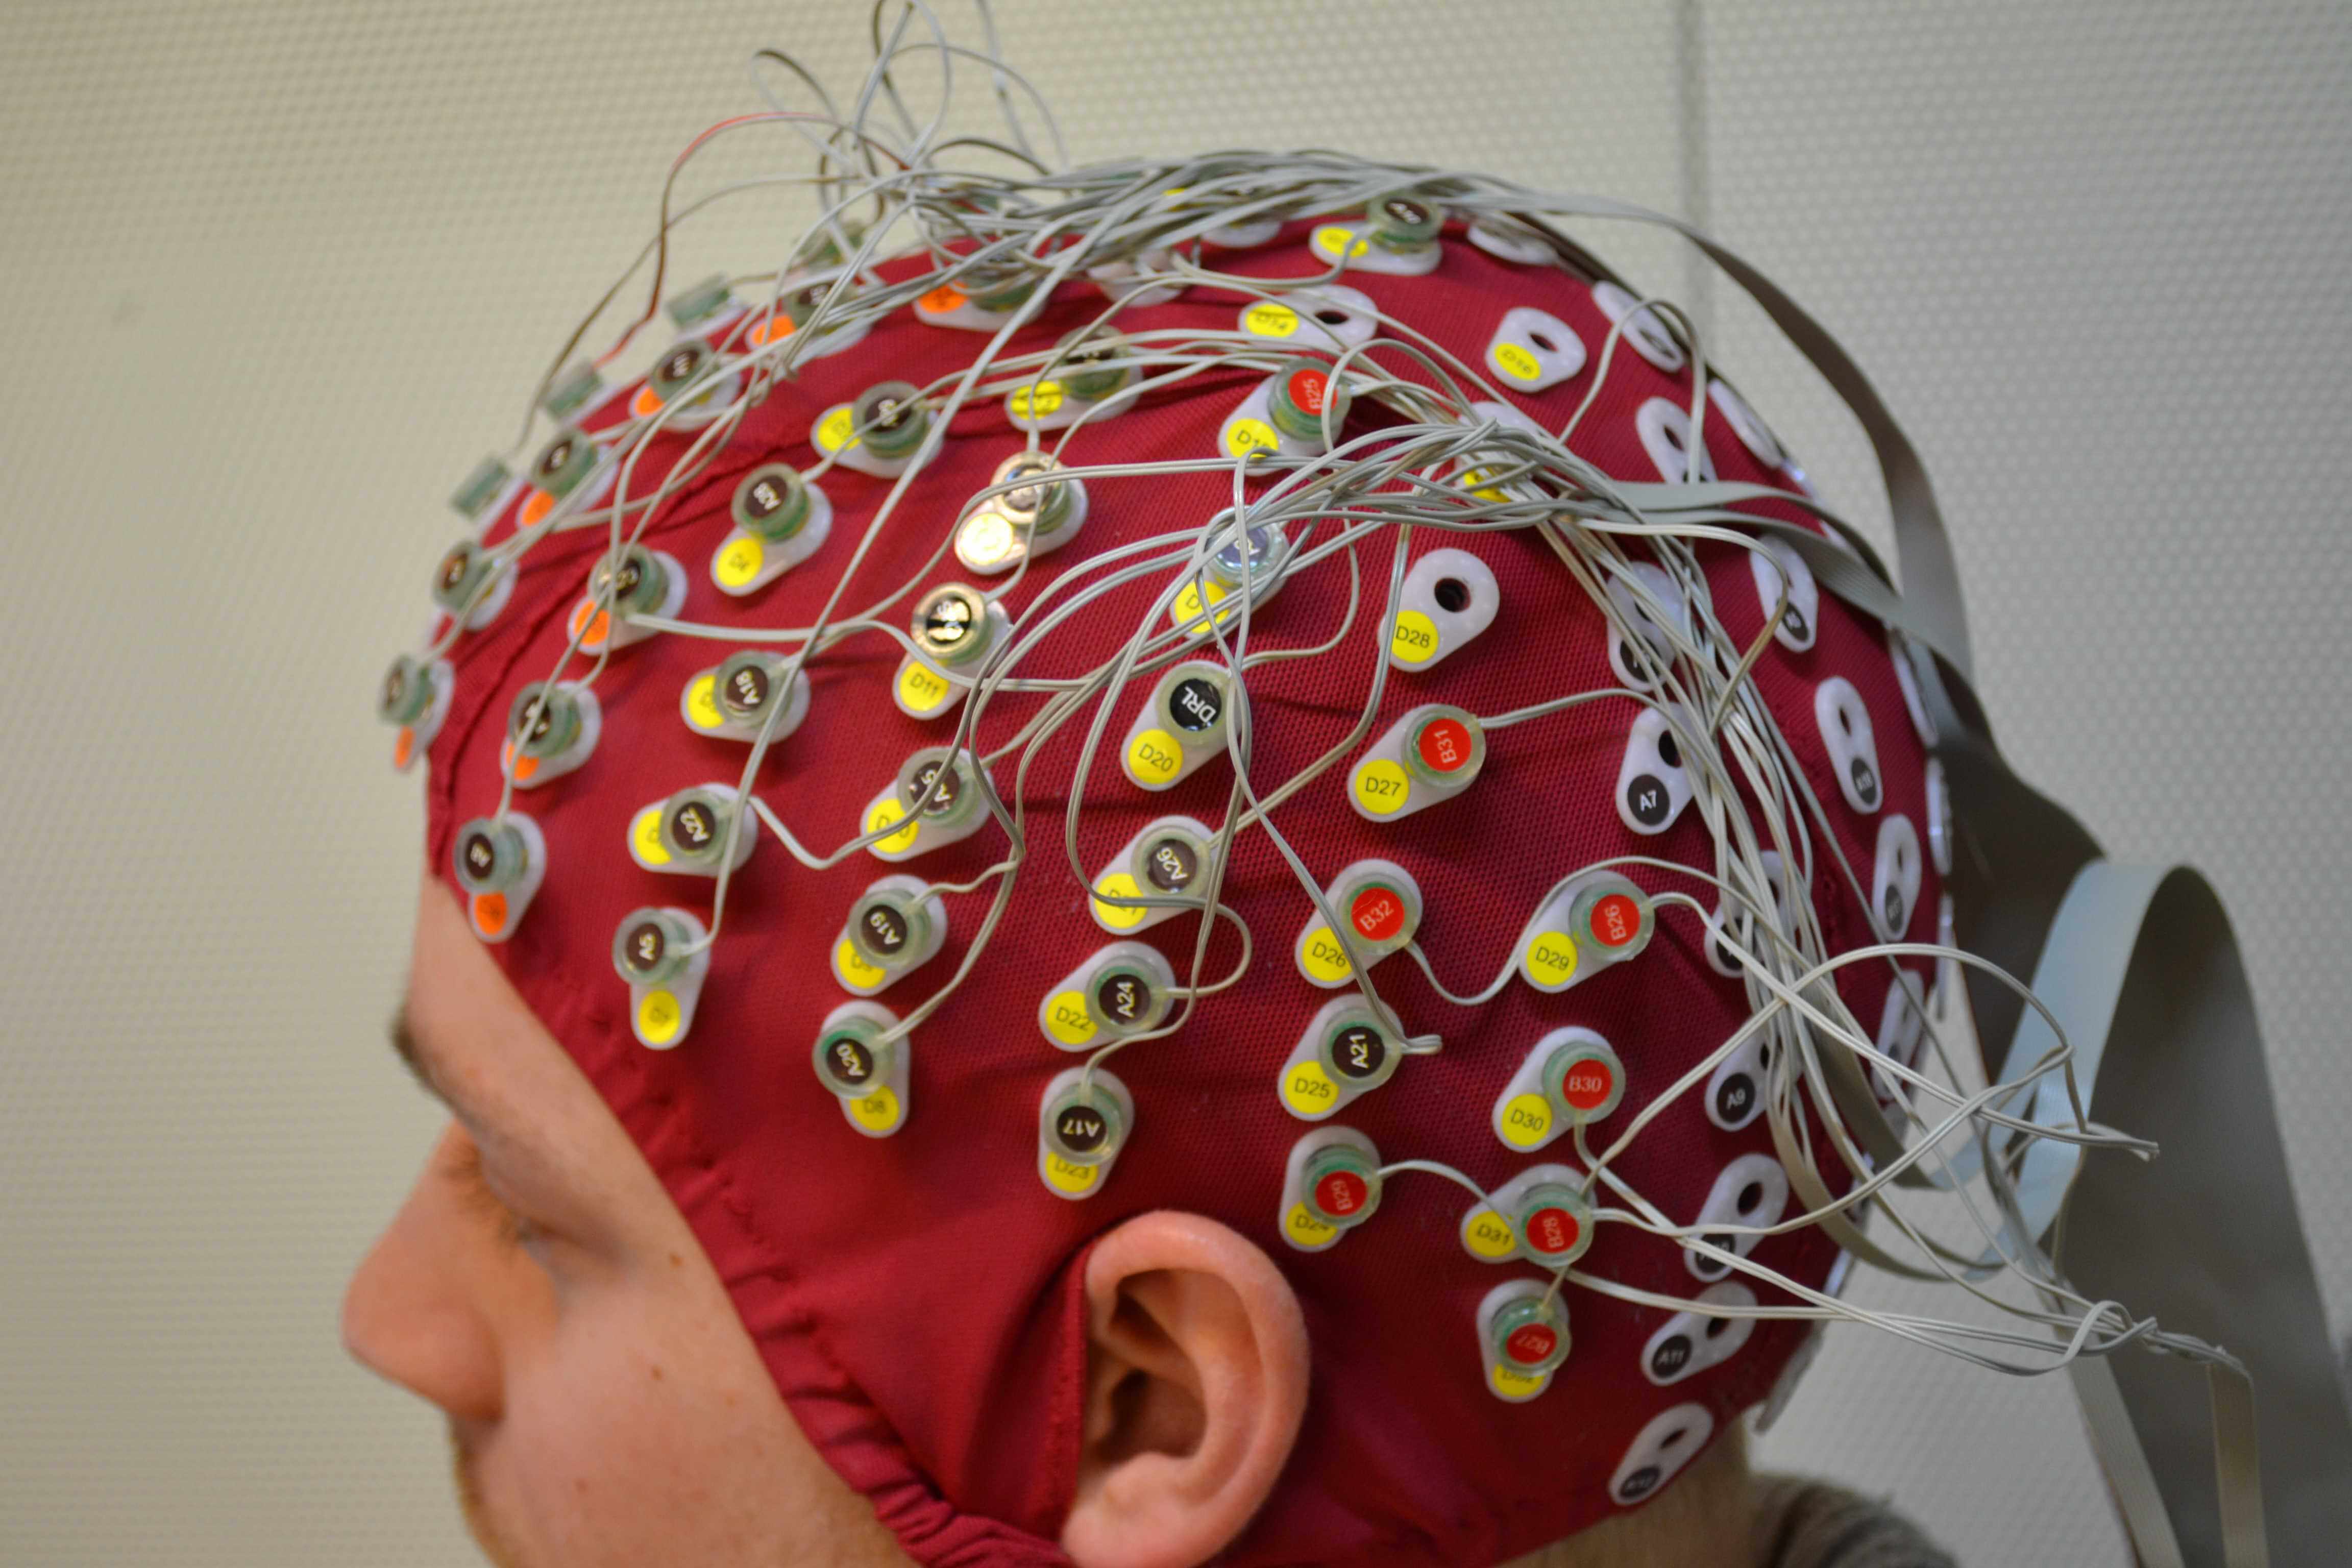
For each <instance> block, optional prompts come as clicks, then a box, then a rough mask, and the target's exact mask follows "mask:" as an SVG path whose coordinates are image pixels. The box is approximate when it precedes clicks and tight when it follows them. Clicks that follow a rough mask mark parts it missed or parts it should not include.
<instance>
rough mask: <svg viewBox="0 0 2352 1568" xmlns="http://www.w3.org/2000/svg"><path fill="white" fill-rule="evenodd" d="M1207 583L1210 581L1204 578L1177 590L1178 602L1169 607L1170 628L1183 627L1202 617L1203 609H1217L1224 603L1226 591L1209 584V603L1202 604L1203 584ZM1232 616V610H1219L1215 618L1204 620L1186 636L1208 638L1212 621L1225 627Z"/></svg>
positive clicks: (1221, 587)
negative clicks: (1195, 617) (1188, 622)
mask: <svg viewBox="0 0 2352 1568" xmlns="http://www.w3.org/2000/svg"><path fill="white" fill-rule="evenodd" d="M1206 582H1208V579H1206V578H1202V579H1201V580H1200V581H1199V582H1192V583H1187V584H1184V585H1183V586H1182V587H1181V588H1179V589H1177V590H1176V602H1175V603H1174V604H1172V605H1169V606H1168V624H1169V625H1170V626H1182V625H1183V624H1184V623H1185V622H1187V621H1189V620H1191V619H1192V617H1193V616H1197V615H1200V614H1201V612H1202V610H1203V609H1215V608H1216V606H1217V605H1221V604H1223V602H1224V600H1225V597H1226V590H1225V589H1224V588H1223V586H1222V585H1221V584H1216V583H1209V584H1208V587H1209V592H1208V603H1207V604H1206V605H1203V604H1202V602H1201V584H1202V583H1206ZM1232 614H1233V612H1232V611H1231V610H1218V611H1217V613H1216V614H1215V615H1214V616H1209V617H1207V618H1206V619H1203V620H1202V622H1201V624H1200V625H1198V626H1194V627H1193V628H1192V630H1191V631H1189V632H1187V633H1185V634H1184V635H1185V636H1187V637H1207V636H1208V635H1209V622H1210V621H1212V620H1213V621H1215V622H1216V623H1217V624H1218V625H1220V626H1223V624H1224V622H1225V619H1226V617H1227V616H1231V615H1232Z"/></svg>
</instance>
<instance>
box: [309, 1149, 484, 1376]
mask: <svg viewBox="0 0 2352 1568" xmlns="http://www.w3.org/2000/svg"><path fill="white" fill-rule="evenodd" d="M464 1137H465V1133H464V1132H463V1131H460V1130H459V1129H457V1127H456V1126H455V1125H452V1126H451V1127H450V1129H449V1130H448V1131H446V1132H445V1133H444V1134H443V1135H442V1138H441V1141H440V1142H439V1143H438V1144H436V1146H435V1149H434V1152H433V1155H432V1158H431V1159H430V1160H429V1161H428V1162H427V1163H426V1165H425V1171H424V1172H423V1173H422V1174H420V1175H419V1176H418V1178H417V1182H416V1185H415V1187H414V1188H412V1189H411V1190H410V1192H409V1194H408V1196H407V1198H406V1200H405V1201H404V1202H403V1203H402V1205H401V1206H400V1211H399V1212H398V1213H397V1214H395V1215H393V1218H392V1223H391V1224H390V1225H389V1226H385V1227H384V1232H383V1235H382V1236H381V1237H377V1238H376V1244H375V1246H374V1247H373V1248H371V1249H370V1250H369V1252H368V1255H367V1257H366V1258H362V1260H361V1262H360V1266H359V1268H358V1270H357V1271H356V1272H354V1273H353V1274H352V1281H351V1284H350V1285H349V1286H348V1287H346V1288H345V1289H344V1291H343V1311H342V1335H343V1348H344V1349H345V1350H346V1351H347V1352H350V1354H351V1356H352V1359H353V1360H354V1361H356V1362H358V1363H360V1364H361V1365H362V1366H364V1367H366V1368H367V1369H368V1370H369V1371H370V1372H373V1373H375V1374H376V1375H377V1376H378V1377H381V1378H383V1379H384V1380H385V1381H386V1382H389V1383H396V1384H399V1385H400V1386H402V1387H403V1388H405V1389H407V1390H408V1391H409V1392H410V1393H412V1394H415V1395H417V1396H418V1397H419V1398H422V1399H425V1400H427V1401H429V1402H430V1403H432V1404H434V1405H439V1406H440V1407H441V1408H442V1409H443V1410H445V1411H446V1412H447V1413H448V1414H449V1415H453V1416H456V1417H458V1418H461V1419H465V1420H469V1421H477V1422H488V1421H495V1420H497V1419H498V1417H499V1413H500V1408H501V1405H502V1404H503V1380H502V1376H501V1373H500V1366H499V1343H498V1338H497V1335H496V1332H495V1331H494V1321H493V1319H492V1317H491V1316H490V1314H489V1312H488V1307H489V1305H490V1303H491V1301H492V1300H493V1297H492V1295H491V1291H492V1289H494V1286H495V1280H494V1278H493V1277H492V1276H491V1275H490V1274H489V1273H488V1270H487V1269H486V1268H484V1267H483V1262H484V1260H483V1259H482V1258H481V1257H480V1245H481V1244H480V1241H479V1238H478V1237H477V1236H476V1235H474V1234H473V1233H474V1230H475V1229H476V1228H477V1226H475V1225H469V1224H468V1219H469V1216H468V1215H467V1212H466V1211H465V1209H464V1206H463V1201H462V1200H461V1199H460V1198H459V1197H458V1196H457V1194H455V1193H454V1192H453V1191H452V1189H451V1184H450V1183H449V1182H448V1181H447V1180H446V1179H444V1178H443V1177H442V1176H441V1174H440V1168H441V1166H442V1165H443V1164H444V1163H446V1161H447V1160H448V1159H449V1158H450V1157H451V1154H452V1152H453V1147H454V1143H455V1142H456V1141H461V1140H463V1139H464Z"/></svg>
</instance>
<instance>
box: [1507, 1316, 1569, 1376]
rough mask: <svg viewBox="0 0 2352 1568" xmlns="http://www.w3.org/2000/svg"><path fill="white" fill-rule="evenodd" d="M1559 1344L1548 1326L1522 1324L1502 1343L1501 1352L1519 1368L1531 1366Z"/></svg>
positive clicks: (1557, 1336) (1556, 1335)
mask: <svg viewBox="0 0 2352 1568" xmlns="http://www.w3.org/2000/svg"><path fill="white" fill-rule="evenodd" d="M1558 1344H1559V1335H1558V1334H1556V1333H1554V1332H1552V1331H1551V1329H1550V1327H1549V1325H1547V1324H1543V1323H1524V1324H1521V1325H1520V1326H1519V1327H1518V1328H1516V1329H1513V1330H1512V1331H1511V1337H1510V1338H1509V1339H1507V1340H1505V1341H1504V1342H1503V1351H1504V1353H1506V1354H1507V1355H1508V1356H1509V1357H1510V1358H1511V1359H1512V1360H1513V1361H1515V1362H1517V1363H1519V1364H1520V1365H1521V1366H1533V1365H1535V1364H1536V1363H1538V1362H1539V1361H1541V1360H1543V1359H1544V1357H1546V1356H1548V1355H1549V1354H1551V1352H1552V1350H1553V1348H1554V1347H1556V1346H1557V1345H1558Z"/></svg>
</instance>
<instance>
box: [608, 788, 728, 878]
mask: <svg viewBox="0 0 2352 1568" xmlns="http://www.w3.org/2000/svg"><path fill="white" fill-rule="evenodd" d="M687 796H697V797H708V798H703V799H701V800H700V804H701V805H703V806H704V807H705V808H706V816H703V817H698V818H697V819H696V821H695V823H693V824H688V825H686V826H688V827H692V828H695V829H697V830H699V829H700V828H702V827H709V828H710V829H711V830H712V831H715V832H718V833H720V834H724V833H725V832H726V830H727V825H726V822H725V819H724V817H723V816H721V815H720V814H719V812H718V811H716V810H711V809H709V808H710V807H711V806H712V805H713V802H714V801H715V802H716V804H717V805H718V806H719V807H725V806H731V805H734V804H735V803H736V802H737V801H738V800H740V798H741V796H740V795H738V794H737V792H736V789H735V786H734V785H733V784H715V783H714V784H697V785H694V786H692V787H691V788H688V789H683V790H680V791H678V792H677V794H676V795H666V796H664V797H663V798H662V799H660V800H656V801H653V802H650V803H648V804H647V805H641V806H639V807H638V808H637V809H636V810H635V811H634V812H632V813H630V814H629V858H630V859H632V860H635V862H636V863H637V864H638V865H639V866H641V867H643V868H645V869H646V870H648V871H658V872H660V873H662V874H663V875H664V876H668V877H716V876H717V875H719V864H718V862H717V860H716V859H711V860H703V859H700V858H681V857H680V856H678V855H677V854H675V853H673V852H672V850H671V848H670V846H669V844H668V843H667V841H666V839H665V838H664V837H663V829H664V825H665V823H666V821H667V818H668V817H670V816H673V815H675V814H676V813H677V812H678V811H679V810H681V809H682V808H683V807H684V806H685V805H687V804H688V803H687V801H686V800H685V799H684V798H683V797H687ZM759 837H760V818H759V816H757V814H755V813H753V812H751V811H748V810H747V811H745V812H744V813H743V814H742V826H740V828H738V829H737V831H736V835H735V853H734V856H733V858H732V859H731V860H730V863H729V869H730V870H733V869H736V868H740V867H741V866H742V864H743V862H744V861H746V860H749V859H750V858H751V847H752V846H753V845H754V844H756V843H757V842H758V841H759Z"/></svg>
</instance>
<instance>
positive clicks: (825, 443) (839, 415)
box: [816, 403, 857, 452]
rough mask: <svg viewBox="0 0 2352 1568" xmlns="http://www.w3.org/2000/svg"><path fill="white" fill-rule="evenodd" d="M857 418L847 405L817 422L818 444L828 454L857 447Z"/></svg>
mask: <svg viewBox="0 0 2352 1568" xmlns="http://www.w3.org/2000/svg"><path fill="white" fill-rule="evenodd" d="M856 429H857V416H856V414H854V413H852V412H851V411H850V407H849V405H848V404H846V403H845V404H843V405H841V406H840V407H838V408H836V409H835V410H834V411H833V412H832V413H830V414H827V415H826V416H824V418H822V419H820V420H818V421H817V422H816V444H817V445H818V446H819V447H823V448H824V450H825V451H828V452H838V451H840V450H841V449H842V448H843V447H855V446H856V445H857V437H856Z"/></svg>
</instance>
